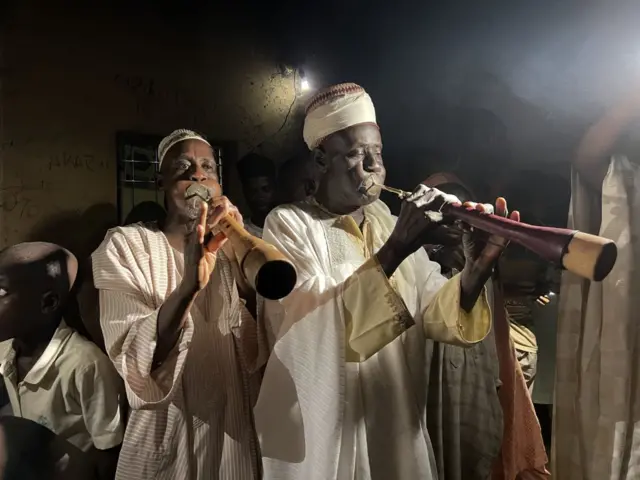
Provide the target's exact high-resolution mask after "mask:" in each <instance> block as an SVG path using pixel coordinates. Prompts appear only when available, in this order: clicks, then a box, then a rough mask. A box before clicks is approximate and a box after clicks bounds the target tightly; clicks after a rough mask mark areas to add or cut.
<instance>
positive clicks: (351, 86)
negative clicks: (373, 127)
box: [302, 83, 376, 150]
mask: <svg viewBox="0 0 640 480" xmlns="http://www.w3.org/2000/svg"><path fill="white" fill-rule="evenodd" d="M361 123H374V124H375V123H376V109H375V108H374V106H373V102H372V101H371V97H370V96H369V95H368V94H367V92H365V91H364V89H363V88H362V87H361V86H360V85H356V84H355V83H341V84H339V85H334V86H332V87H329V88H327V89H325V90H323V91H321V92H319V93H318V94H316V95H315V96H314V97H313V98H312V99H311V102H310V103H309V106H308V107H307V115H306V117H305V119H304V130H303V133H302V134H303V137H304V141H305V143H306V144H307V146H308V147H309V150H313V149H314V148H316V147H317V146H318V145H320V143H322V141H323V140H324V139H325V138H326V137H328V136H329V135H331V134H332V133H336V132H339V131H340V130H344V129H345V128H349V127H353V126H354V125H359V124H361Z"/></svg>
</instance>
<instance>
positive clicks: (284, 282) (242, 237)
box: [185, 183, 298, 300]
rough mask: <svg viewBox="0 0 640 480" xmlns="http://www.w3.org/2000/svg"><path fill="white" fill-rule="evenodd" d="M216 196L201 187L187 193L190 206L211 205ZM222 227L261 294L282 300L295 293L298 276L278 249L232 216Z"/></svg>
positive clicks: (188, 190)
mask: <svg viewBox="0 0 640 480" xmlns="http://www.w3.org/2000/svg"><path fill="white" fill-rule="evenodd" d="M218 194H219V192H218ZM213 196H214V192H212V191H211V190H210V188H209V187H207V186H205V185H203V184H201V183H192V184H191V185H190V186H189V187H188V188H187V190H186V191H185V199H186V200H187V202H189V201H193V200H195V201H202V202H209V201H210V200H211V198H212V197H213ZM218 227H219V228H220V230H221V231H222V233H224V235H225V236H226V237H227V238H228V241H229V242H231V245H232V246H233V250H234V252H235V254H236V257H237V260H238V263H239V264H240V269H241V270H242V273H243V274H244V276H245V278H246V279H247V281H248V282H249V284H250V285H251V286H252V287H253V289H254V290H255V291H256V292H258V294H260V295H261V296H263V297H264V298H267V299H269V300H280V299H281V298H284V297H286V296H287V295H289V294H290V293H291V291H292V290H293V288H294V287H295V286H296V281H297V279H298V275H297V273H296V269H295V267H294V266H293V264H292V263H291V262H290V261H289V260H288V259H287V258H286V257H285V256H284V255H283V254H282V253H281V252H280V251H279V250H278V249H277V248H276V247H274V246H273V245H270V244H268V243H267V242H265V241H264V240H262V239H260V238H257V237H254V236H253V235H251V234H250V233H249V232H247V231H246V230H245V228H244V227H243V226H242V225H240V224H239V223H238V222H237V221H236V220H235V219H234V218H233V217H232V216H230V215H226V216H224V217H223V218H222V219H221V220H220V222H218Z"/></svg>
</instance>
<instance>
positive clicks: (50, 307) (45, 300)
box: [40, 292, 60, 315]
mask: <svg viewBox="0 0 640 480" xmlns="http://www.w3.org/2000/svg"><path fill="white" fill-rule="evenodd" d="M58 307H60V297H59V296H58V294H57V293H54V292H47V293H45V294H44V295H43V296H42V302H41V305H40V309H41V311H42V313H44V314H45V315H51V314H52V313H53V312H55V311H56V310H58Z"/></svg>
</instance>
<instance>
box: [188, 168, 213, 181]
mask: <svg viewBox="0 0 640 480" xmlns="http://www.w3.org/2000/svg"><path fill="white" fill-rule="evenodd" d="M207 178H209V177H208V176H207V172H205V171H204V170H203V169H202V167H200V165H196V166H194V168H193V169H192V170H191V176H190V178H189V180H191V181H192V182H204V181H205V180H206V179H207Z"/></svg>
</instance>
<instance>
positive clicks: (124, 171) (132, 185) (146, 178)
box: [116, 132, 229, 224]
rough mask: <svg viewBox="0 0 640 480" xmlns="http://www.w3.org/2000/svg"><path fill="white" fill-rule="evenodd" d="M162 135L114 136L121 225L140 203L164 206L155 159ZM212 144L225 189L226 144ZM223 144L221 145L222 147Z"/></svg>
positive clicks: (156, 160)
mask: <svg viewBox="0 0 640 480" xmlns="http://www.w3.org/2000/svg"><path fill="white" fill-rule="evenodd" d="M162 138H163V137H162V136H161V135H145V134H139V133H132V132H118V134H117V135H116V143H117V161H118V169H117V171H118V206H117V208H118V221H119V223H120V224H123V223H124V222H125V219H126V218H127V216H128V215H129V213H130V212H131V210H132V209H133V208H134V207H135V206H136V205H138V204H140V203H142V202H154V203H157V204H158V205H160V206H161V207H163V208H164V192H162V191H161V190H160V189H159V188H158V159H157V157H156V150H157V148H158V144H159V143H160V141H161V140H162ZM225 143H226V142H220V143H218V142H216V143H212V145H214V147H213V151H214V154H215V157H216V161H217V164H218V178H219V179H220V184H221V185H222V186H223V188H224V184H223V182H224V178H225V177H224V174H225V173H226V172H225V171H224V170H223V159H225V155H226V151H227V150H228V149H229V144H228V143H226V144H225ZM223 145H224V146H223Z"/></svg>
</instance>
